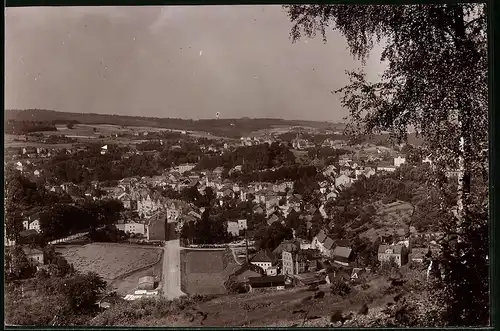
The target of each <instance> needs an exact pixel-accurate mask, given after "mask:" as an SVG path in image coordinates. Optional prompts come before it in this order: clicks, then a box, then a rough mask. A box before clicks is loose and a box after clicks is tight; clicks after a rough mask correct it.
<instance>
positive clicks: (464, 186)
mask: <svg viewBox="0 0 500 331" xmlns="http://www.w3.org/2000/svg"><path fill="white" fill-rule="evenodd" d="M454 20H455V32H456V35H455V46H456V48H457V53H458V54H463V53H465V52H464V48H465V45H464V37H465V24H464V13H463V8H462V7H460V6H458V5H457V6H456V7H455V9H454ZM467 106H468V105H467V104H465V103H464V100H463V97H462V95H460V94H458V95H457V108H458V109H457V110H458V123H459V131H460V142H459V155H458V171H459V173H458V192H457V193H458V196H457V241H458V242H460V241H461V234H462V224H463V222H464V219H465V218H466V217H467V214H468V213H467V209H468V208H467V200H468V196H469V194H470V189H471V166H472V164H471V161H472V160H471V132H470V130H471V129H470V128H471V118H470V117H471V115H470V111H469V110H468V109H467Z"/></svg>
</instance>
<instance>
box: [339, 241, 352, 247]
mask: <svg viewBox="0 0 500 331" xmlns="http://www.w3.org/2000/svg"><path fill="white" fill-rule="evenodd" d="M335 244H336V245H337V246H343V247H349V246H350V243H349V240H346V239H340V240H337V241H336V242H335Z"/></svg>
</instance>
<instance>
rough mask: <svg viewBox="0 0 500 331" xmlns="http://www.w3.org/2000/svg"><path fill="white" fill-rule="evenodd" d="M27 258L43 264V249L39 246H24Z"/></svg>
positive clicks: (34, 262) (36, 263)
mask: <svg viewBox="0 0 500 331" xmlns="http://www.w3.org/2000/svg"><path fill="white" fill-rule="evenodd" d="M23 252H24V254H25V255H26V258H27V259H28V260H29V261H30V262H31V263H33V264H35V265H43V264H44V260H43V251H42V250H40V249H37V248H29V247H23Z"/></svg>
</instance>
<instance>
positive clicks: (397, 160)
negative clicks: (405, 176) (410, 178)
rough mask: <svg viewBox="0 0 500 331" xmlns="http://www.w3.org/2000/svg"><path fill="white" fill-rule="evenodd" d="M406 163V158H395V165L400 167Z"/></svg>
mask: <svg viewBox="0 0 500 331" xmlns="http://www.w3.org/2000/svg"><path fill="white" fill-rule="evenodd" d="M404 163H406V158H404V157H401V156H398V157H395V158H394V166H395V167H396V168H397V167H400V166H401V165H402V164H404Z"/></svg>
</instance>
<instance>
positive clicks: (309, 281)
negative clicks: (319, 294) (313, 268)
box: [291, 272, 325, 286]
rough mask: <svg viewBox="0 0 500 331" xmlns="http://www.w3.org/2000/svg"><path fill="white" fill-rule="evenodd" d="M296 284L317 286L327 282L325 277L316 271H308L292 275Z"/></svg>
mask: <svg viewBox="0 0 500 331" xmlns="http://www.w3.org/2000/svg"><path fill="white" fill-rule="evenodd" d="M291 278H292V281H293V284H294V285H295V286H315V285H320V284H324V283H325V277H323V276H321V275H319V274H317V273H315V272H307V273H301V274H297V275H293V276H291Z"/></svg>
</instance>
